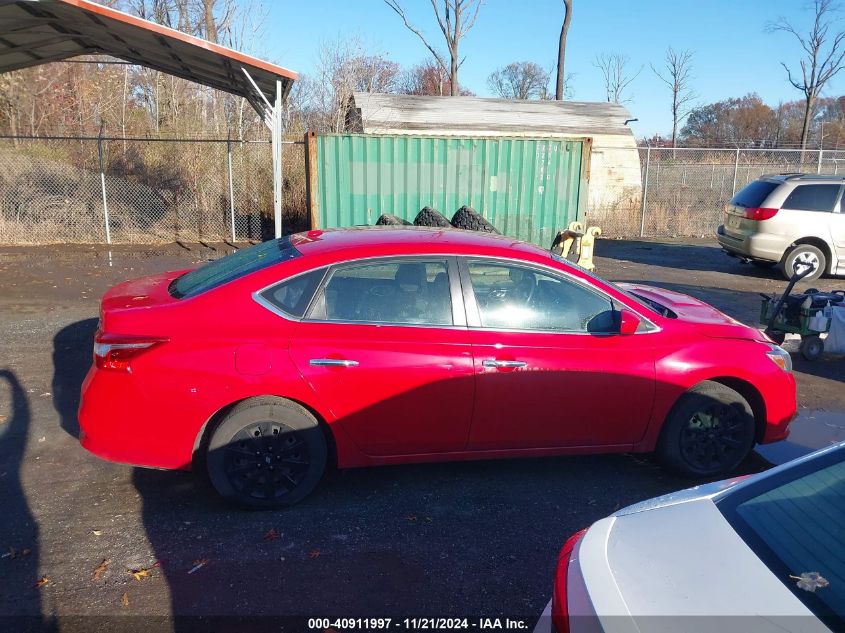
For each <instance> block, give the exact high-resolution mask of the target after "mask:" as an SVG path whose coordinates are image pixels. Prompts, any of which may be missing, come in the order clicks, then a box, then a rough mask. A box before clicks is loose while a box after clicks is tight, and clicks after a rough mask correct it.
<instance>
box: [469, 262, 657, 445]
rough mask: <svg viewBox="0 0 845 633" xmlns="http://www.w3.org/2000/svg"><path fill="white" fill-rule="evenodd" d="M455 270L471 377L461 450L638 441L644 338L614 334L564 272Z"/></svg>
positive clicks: (600, 297) (609, 320) (643, 410)
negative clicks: (470, 410)
mask: <svg viewBox="0 0 845 633" xmlns="http://www.w3.org/2000/svg"><path fill="white" fill-rule="evenodd" d="M461 270H462V283H463V286H464V293H465V297H466V299H465V301H466V305H467V320H468V323H469V337H470V340H471V342H472V347H473V356H474V361H475V372H476V398H475V411H474V414H473V420H472V429H471V431H470V441H469V448H470V449H474V450H486V449H506V448H550V447H577V446H581V447H599V446H603V447H607V446H614V445H615V446H627V445H630V444H632V443H633V442H635V441H637V440H639V439H640V438H641V437H642V435H643V433H644V432H645V429H646V426H647V424H648V421H649V419H650V416H651V407H652V402H653V400H654V388H655V384H654V351H653V344H652V340H653V337H652V335H651V334H650V333H649V331H648V330H647V329H644V331H643V332H642V333H638V334H634V335H631V336H620V335H618V334H614V333H613V331H614V330H615V329H616V326H615V317H614V315H613V311H614V306H613V303H612V301H611V299H610V298H609V297H608V296H607V295H604V294H603V293H601V292H599V291H597V290H595V289H592V288H590V287H588V286H587V285H586V284H584V283H582V282H581V281H578V280H575V279H574V278H572V277H570V276H568V275H565V274H564V273H560V274H557V273H556V272H553V271H549V270H548V269H545V268H544V269H537V268H533V267H529V266H524V265H522V264H515V263H513V262H510V261H502V260H488V259H469V260H466V261H461ZM644 325H645V324H644ZM652 327H653V326H652Z"/></svg>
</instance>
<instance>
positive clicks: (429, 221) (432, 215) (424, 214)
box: [414, 207, 452, 229]
mask: <svg viewBox="0 0 845 633" xmlns="http://www.w3.org/2000/svg"><path fill="white" fill-rule="evenodd" d="M414 226H434V227H442V228H446V229H450V228H452V223H451V222H449V220H448V218H447V217H446V216H445V215H443V214H442V213H440V211H438V210H437V209H433V208H431V207H423V208H422V209H420V212H419V213H417V217H415V218H414Z"/></svg>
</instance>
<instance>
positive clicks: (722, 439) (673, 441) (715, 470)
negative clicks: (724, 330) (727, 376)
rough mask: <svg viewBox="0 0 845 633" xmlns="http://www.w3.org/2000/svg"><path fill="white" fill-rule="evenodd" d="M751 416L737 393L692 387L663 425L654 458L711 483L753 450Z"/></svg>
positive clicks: (707, 386) (712, 384)
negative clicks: (706, 478) (708, 479)
mask: <svg viewBox="0 0 845 633" xmlns="http://www.w3.org/2000/svg"><path fill="white" fill-rule="evenodd" d="M754 431H755V424H754V413H753V411H752V410H751V406H750V405H749V404H748V401H746V400H745V398H743V397H742V396H741V395H740V394H739V393H737V392H736V391H734V390H733V389H731V388H730V387H726V386H725V385H723V384H720V383H716V382H709V381H708V382H703V383H701V384H700V385H696V386H695V387H693V388H692V389H691V390H690V391H688V392H687V393H685V394H684V395H683V396H681V398H680V399H679V400H678V402H677V404H676V405H675V407H674V408H673V409H672V412H671V413H670V414H669V416H668V417H667V419H666V422H665V424H664V427H663V430H662V431H661V434H660V440H659V442H658V445H657V455H658V458H659V459H660V461H661V462H662V463H663V464H664V465H666V466H668V467H669V468H671V469H672V470H675V471H677V472H680V473H681V474H684V475H692V476H696V477H711V476H714V475H722V474H727V473H730V472H731V471H733V470H734V469H735V468H736V467H737V466H739V464H740V463H741V462H742V460H744V459H745V458H746V457H747V456H748V453H749V452H750V451H751V448H752V447H753V446H754Z"/></svg>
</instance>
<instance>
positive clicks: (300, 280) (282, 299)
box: [259, 268, 326, 319]
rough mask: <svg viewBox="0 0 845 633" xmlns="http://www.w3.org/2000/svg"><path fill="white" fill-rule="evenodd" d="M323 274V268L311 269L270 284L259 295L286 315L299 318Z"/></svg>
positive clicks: (306, 307)
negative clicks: (272, 284)
mask: <svg viewBox="0 0 845 633" xmlns="http://www.w3.org/2000/svg"><path fill="white" fill-rule="evenodd" d="M325 274H326V269H325V268H320V269H319V270H312V271H311V272H308V273H304V274H302V275H297V276H295V277H291V278H290V279H287V280H285V281H282V282H281V283H278V284H276V285H275V286H271V287H270V288H267V289H266V290H263V291H262V292H261V294H260V295H259V296H260V297H261V298H262V299H264V301H266V302H267V303H269V304H270V305H272V306H273V307H275V308H276V309H278V310H280V311H282V312H284V313H285V314H286V315H288V316H292V317H295V318H297V319H299V318H301V317H302V315H303V314H305V310H307V309H308V304H309V303H310V302H311V297H313V296H314V291H315V290H317V286H319V285H320V282H321V281H322V280H323V276H324V275H325Z"/></svg>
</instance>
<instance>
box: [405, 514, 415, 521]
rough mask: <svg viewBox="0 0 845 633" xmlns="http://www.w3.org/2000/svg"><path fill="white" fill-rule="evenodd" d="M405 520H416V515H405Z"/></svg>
mask: <svg viewBox="0 0 845 633" xmlns="http://www.w3.org/2000/svg"><path fill="white" fill-rule="evenodd" d="M405 520H406V521H416V520H417V517H416V516H414V515H413V514H412V515H410V516H406V517H405Z"/></svg>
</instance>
